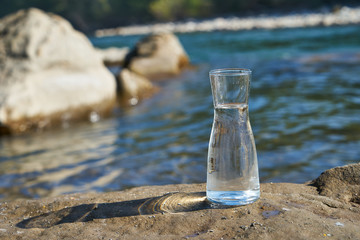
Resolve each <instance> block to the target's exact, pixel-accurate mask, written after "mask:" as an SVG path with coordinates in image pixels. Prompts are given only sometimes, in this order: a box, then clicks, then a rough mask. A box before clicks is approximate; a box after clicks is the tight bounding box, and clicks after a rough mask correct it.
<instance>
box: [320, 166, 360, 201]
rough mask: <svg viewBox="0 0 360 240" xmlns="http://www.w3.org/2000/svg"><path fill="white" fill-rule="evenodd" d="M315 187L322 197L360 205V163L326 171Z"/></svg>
mask: <svg viewBox="0 0 360 240" xmlns="http://www.w3.org/2000/svg"><path fill="white" fill-rule="evenodd" d="M313 185H314V186H315V187H317V189H318V191H319V193H320V194H321V195H324V196H327V197H331V198H335V199H339V200H342V201H346V202H355V203H360V163H357V164H351V165H346V166H342V167H336V168H332V169H329V170H326V171H325V172H323V173H322V174H321V175H320V176H319V177H318V178H317V179H315V180H314V181H313Z"/></svg>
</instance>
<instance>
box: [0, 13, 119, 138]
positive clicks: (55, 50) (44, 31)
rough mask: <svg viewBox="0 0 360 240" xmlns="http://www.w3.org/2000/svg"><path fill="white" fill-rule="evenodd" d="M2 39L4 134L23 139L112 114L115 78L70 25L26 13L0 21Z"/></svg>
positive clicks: (0, 94) (0, 65)
mask: <svg viewBox="0 0 360 240" xmlns="http://www.w3.org/2000/svg"><path fill="white" fill-rule="evenodd" d="M0 36H1V38H0V128H2V129H4V128H7V129H9V132H13V133H19V132H23V131H27V130H29V129H32V128H35V129H37V128H44V127H48V126H51V125H55V123H56V124H58V123H59V122H61V121H68V120H71V119H80V118H84V117H86V118H88V117H89V116H90V115H91V114H92V115H94V113H95V114H100V115H101V114H105V113H106V112H108V111H109V110H110V109H111V107H112V104H113V102H114V99H115V96H116V81H115V78H114V76H113V75H112V74H111V73H110V72H109V70H108V69H107V68H106V67H105V66H104V64H103V62H102V58H101V57H100V55H99V54H98V53H97V52H96V50H95V49H94V48H93V46H92V45H91V43H90V42H89V40H88V39H87V38H86V36H85V35H83V34H82V33H80V32H78V31H75V30H74V29H73V28H72V26H71V25H70V24H69V22H67V21H66V20H64V19H62V18H61V17H59V16H56V15H53V14H47V13H44V12H42V11H40V10H37V9H29V10H21V11H19V12H17V13H15V14H12V15H9V16H7V17H5V18H3V19H1V20H0ZM0 132H1V131H0Z"/></svg>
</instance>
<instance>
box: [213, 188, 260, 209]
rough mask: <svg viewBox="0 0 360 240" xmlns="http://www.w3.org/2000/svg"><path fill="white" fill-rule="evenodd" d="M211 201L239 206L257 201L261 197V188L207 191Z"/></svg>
mask: <svg viewBox="0 0 360 240" xmlns="http://www.w3.org/2000/svg"><path fill="white" fill-rule="evenodd" d="M206 197H207V199H208V200H209V201H211V202H213V203H217V204H220V205H229V206H239V205H247V204H250V203H253V202H255V201H256V200H258V199H259V198H260V190H259V189H255V190H246V191H212V190H207V191H206Z"/></svg>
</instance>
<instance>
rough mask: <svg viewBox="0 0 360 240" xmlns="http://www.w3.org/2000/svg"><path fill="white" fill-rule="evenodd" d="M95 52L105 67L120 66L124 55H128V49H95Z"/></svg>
mask: <svg viewBox="0 0 360 240" xmlns="http://www.w3.org/2000/svg"><path fill="white" fill-rule="evenodd" d="M96 51H97V52H98V53H99V54H100V56H101V58H102V60H103V62H104V64H105V65H106V66H109V67H111V66H122V65H123V64H124V61H125V57H126V55H127V54H128V53H129V48H128V47H123V48H117V47H110V48H105V49H100V48H98V49H96Z"/></svg>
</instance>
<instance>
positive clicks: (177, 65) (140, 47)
mask: <svg viewBox="0 0 360 240" xmlns="http://www.w3.org/2000/svg"><path fill="white" fill-rule="evenodd" d="M188 64H189V58H188V56H187V54H186V52H185V50H184V48H183V47H182V45H181V43H180V41H179V40H178V38H177V37H176V36H175V35H174V34H171V33H158V34H152V35H149V36H147V37H145V38H143V39H142V40H141V41H139V42H138V43H137V44H136V47H135V48H134V49H133V50H132V51H131V52H130V53H129V54H128V55H127V57H126V60H125V65H124V66H125V67H126V68H129V69H130V70H131V71H133V72H136V73H138V74H140V75H143V76H145V77H147V78H152V79H154V78H158V77H162V76H169V75H175V74H178V73H179V72H180V71H181V69H182V68H183V67H185V66H186V65H188Z"/></svg>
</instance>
